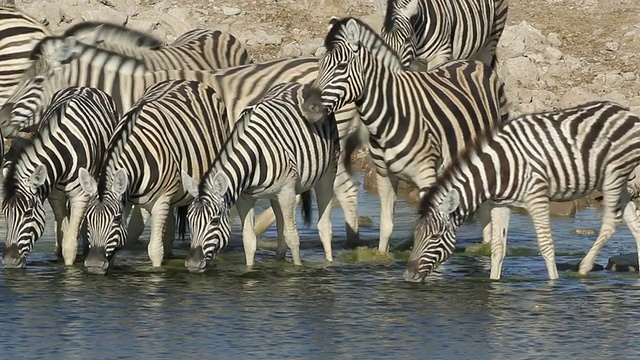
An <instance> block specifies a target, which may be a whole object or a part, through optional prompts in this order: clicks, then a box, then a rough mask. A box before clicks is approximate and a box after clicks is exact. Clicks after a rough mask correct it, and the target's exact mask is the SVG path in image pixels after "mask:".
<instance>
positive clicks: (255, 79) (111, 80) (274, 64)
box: [5, 47, 358, 244]
mask: <svg viewBox="0 0 640 360" xmlns="http://www.w3.org/2000/svg"><path fill="white" fill-rule="evenodd" d="M84 53H87V54H89V53H91V54H92V55H91V56H87V57H86V58H85V56H80V57H79V58H75V59H73V60H72V61H70V62H69V63H68V65H66V67H65V68H64V69H63V71H62V72H61V73H60V74H59V75H56V76H49V75H47V73H46V72H43V73H42V74H41V75H40V76H39V77H36V79H35V80H31V81H29V82H27V83H25V85H24V87H23V91H22V92H21V93H20V94H16V96H15V98H14V99H13V102H14V103H15V106H14V112H13V115H12V117H11V119H12V121H13V123H12V125H11V126H10V128H11V129H20V128H24V127H27V126H29V125H30V124H32V121H33V119H34V118H35V114H37V113H38V112H40V111H42V109H43V107H44V105H45V104H46V102H45V101H46V99H47V98H48V96H49V94H50V93H51V91H53V90H55V89H61V88H64V87H67V86H78V85H84V86H93V87H97V88H100V89H102V90H104V91H105V92H107V93H108V94H111V95H112V96H113V98H114V100H115V101H116V104H117V106H118V108H119V109H125V111H126V109H128V108H130V107H131V106H132V105H133V103H134V102H135V101H136V100H137V99H138V98H139V97H140V96H142V94H143V93H144V91H145V89H146V88H147V87H148V86H150V85H152V84H155V83H157V82H159V81H162V80H169V79H188V80H197V81H201V82H204V83H206V84H207V85H209V86H211V87H213V88H214V89H215V90H216V93H217V94H218V95H219V96H221V97H222V98H223V101H224V103H225V105H226V107H227V113H228V114H229V117H230V118H232V119H237V118H238V116H239V115H240V113H241V112H242V110H243V109H244V108H245V107H246V106H248V105H250V104H252V103H254V102H256V101H257V100H258V99H259V98H261V97H262V96H263V95H264V94H265V93H266V91H267V90H269V89H270V88H271V87H273V86H274V85H276V84H282V83H289V82H299V83H310V82H312V81H313V80H314V79H316V77H317V75H318V59H317V58H314V57H301V58H290V59H277V60H272V61H268V62H264V63H259V64H250V65H245V66H238V67H233V68H228V69H219V70H213V71H177V70H165V71H154V72H152V73H147V72H146V69H145V66H144V64H143V63H141V62H140V61H138V60H137V59H132V58H127V59H126V60H123V58H122V57H121V56H119V55H117V54H114V53H111V52H106V51H103V50H100V49H97V48H95V47H92V48H91V51H89V50H87V51H85V52H84ZM110 57H116V59H114V60H109V59H110ZM41 60H42V62H43V63H46V62H47V61H48V63H49V65H46V66H44V67H45V68H47V67H52V66H55V63H56V59H54V58H51V57H49V58H42V59H41ZM61 60H62V59H58V60H57V61H58V62H59V61H61ZM111 63H113V64H118V65H117V66H116V67H113V68H110V67H109V66H107V65H104V64H111ZM87 74H92V76H88V75H87ZM15 109H19V110H15ZM357 118H358V115H357V112H356V111H355V108H354V106H353V105H352V104H349V105H347V106H345V107H344V108H343V109H341V110H339V111H338V112H336V121H337V124H338V132H339V134H340V138H341V141H342V142H343V143H344V142H345V141H346V139H347V135H348V134H349V133H351V132H352V131H353V129H352V128H353V126H352V125H353V123H358V119H357ZM6 127H9V126H6ZM6 127H5V128H6ZM341 156H343V155H342V153H341ZM342 163H343V161H342V160H341V161H339V164H338V173H337V175H336V182H335V194H336V197H337V198H338V200H339V201H340V205H341V206H342V209H343V211H344V213H345V219H346V224H347V238H348V239H349V242H350V243H351V244H356V243H357V241H358V188H357V186H355V184H354V182H353V181H352V180H351V178H350V176H349V174H348V173H347V172H346V171H345V170H344V167H343V165H342ZM263 214H265V215H264V216H263V215H261V216H260V217H259V219H258V221H257V232H258V233H261V232H262V231H264V230H266V229H267V228H268V226H269V225H271V224H272V223H273V221H274V220H275V217H274V215H273V212H271V211H269V212H265V213H263Z"/></svg>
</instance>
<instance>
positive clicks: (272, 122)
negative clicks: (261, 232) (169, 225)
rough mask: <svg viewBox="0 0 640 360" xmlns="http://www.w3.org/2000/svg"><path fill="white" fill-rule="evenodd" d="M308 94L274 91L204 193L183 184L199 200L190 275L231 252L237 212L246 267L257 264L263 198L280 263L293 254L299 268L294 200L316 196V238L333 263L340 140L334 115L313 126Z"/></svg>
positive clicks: (249, 117) (294, 89)
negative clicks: (256, 226) (272, 218)
mask: <svg viewBox="0 0 640 360" xmlns="http://www.w3.org/2000/svg"><path fill="white" fill-rule="evenodd" d="M305 87H306V90H307V91H308V88H309V85H302V84H299V83H288V84H280V85H276V86H274V87H273V88H272V89H271V90H270V91H268V92H267V93H266V94H265V96H264V97H263V98H262V99H261V100H259V101H258V102H257V103H255V104H254V105H253V106H250V107H248V108H247V109H246V110H245V111H244V112H243V113H242V114H241V115H240V119H239V120H238V123H237V124H236V125H235V128H234V129H233V132H232V133H231V135H230V137H229V140H228V141H227V143H226V144H225V146H224V147H223V148H222V150H221V152H220V153H219V154H218V155H217V157H216V159H215V161H214V162H213V164H212V165H211V168H210V169H209V170H208V171H207V173H206V174H205V175H204V176H203V177H202V180H201V181H200V184H199V185H198V182H197V181H195V180H194V179H191V178H189V176H188V175H184V176H183V178H184V180H183V181H184V183H185V188H186V189H187V190H188V191H189V192H190V193H191V194H192V195H193V196H194V197H195V200H194V201H193V203H192V204H191V205H190V206H189V211H188V215H187V216H188V218H189V225H190V228H191V247H190V249H189V253H188V255H187V260H186V261H185V265H186V267H187V269H189V271H193V272H201V271H204V270H205V268H206V266H207V263H208V262H209V261H211V260H212V259H213V257H214V256H215V255H216V254H217V253H218V252H219V251H220V250H221V249H223V248H224V247H225V246H227V244H228V243H229V237H230V232H231V229H230V225H229V210H230V209H231V207H232V206H234V205H235V207H236V209H237V210H238V215H239V216H240V221H241V223H242V241H243V244H244V252H245V257H246V262H247V266H252V265H253V264H254V256H255V252H256V235H255V233H254V231H253V220H254V217H253V215H254V214H253V211H254V210H253V207H254V205H255V202H256V200H257V199H261V198H263V199H264V198H266V199H270V200H271V207H272V208H273V209H274V211H275V213H276V217H277V229H278V239H279V242H278V247H277V250H276V258H284V256H285V253H286V251H287V248H286V246H288V247H289V248H290V249H291V256H292V258H293V263H294V264H296V265H301V264H302V261H301V259H300V238H299V236H298V230H297V227H296V216H295V209H296V194H301V193H305V192H308V191H309V190H311V189H312V188H313V189H315V192H316V197H317V200H318V209H319V212H320V213H319V221H318V231H319V233H320V240H321V241H322V245H323V247H324V251H325V258H326V259H327V261H333V255H332V252H331V235H332V227H331V219H330V210H331V199H332V198H333V181H334V178H335V173H336V162H335V161H336V159H337V156H338V152H339V142H338V141H339V139H338V132H337V129H336V124H335V116H334V115H333V114H330V115H328V116H326V118H325V119H318V118H316V117H315V116H312V120H311V121H310V120H309V119H308V114H307V113H306V109H303V106H302V103H303V92H304V91H305ZM311 115H315V114H311ZM305 198H306V196H303V205H304V206H303V208H304V207H307V208H308V209H309V210H310V204H309V199H308V198H306V200H305ZM307 214H309V212H308V211H307ZM307 221H310V218H308V220H307ZM283 238H284V242H282V241H281V240H282V239H283Z"/></svg>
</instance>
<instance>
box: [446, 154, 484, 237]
mask: <svg viewBox="0 0 640 360" xmlns="http://www.w3.org/2000/svg"><path fill="white" fill-rule="evenodd" d="M461 168H462V169H465V171H461V170H460V169H461ZM440 181H441V184H443V185H442V186H441V191H439V195H440V196H439V197H441V198H444V197H445V196H446V195H447V194H448V193H449V192H450V191H452V190H454V191H456V192H457V193H458V195H459V199H460V200H459V201H460V202H459V205H458V207H457V209H456V210H455V214H454V217H455V218H456V219H457V220H458V221H459V223H462V222H463V221H464V220H466V219H468V218H469V216H471V215H472V214H473V213H474V212H475V211H476V210H477V209H478V208H479V207H480V205H482V203H484V202H485V201H487V200H489V199H491V198H492V195H493V194H494V193H495V190H496V189H495V187H496V180H495V174H489V173H487V171H485V169H484V168H482V167H478V166H475V165H474V164H472V163H468V166H463V167H460V166H455V170H450V171H449V172H445V173H444V174H443V176H442V178H441V180H440ZM458 225H459V224H458Z"/></svg>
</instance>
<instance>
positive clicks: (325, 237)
mask: <svg viewBox="0 0 640 360" xmlns="http://www.w3.org/2000/svg"><path fill="white" fill-rule="evenodd" d="M334 180H335V172H334V171H333V170H329V171H327V172H326V173H325V174H324V175H323V176H322V178H320V180H318V183H316V185H315V187H314V190H315V191H316V202H317V203H318V234H319V235H320V241H321V242H322V247H323V248H324V257H325V259H326V260H327V261H333V252H332V249H331V235H332V234H333V228H332V224H331V201H332V200H333V185H334Z"/></svg>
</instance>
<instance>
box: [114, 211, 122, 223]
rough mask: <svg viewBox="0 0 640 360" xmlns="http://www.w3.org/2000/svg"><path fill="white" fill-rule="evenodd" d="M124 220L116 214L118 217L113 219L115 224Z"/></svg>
mask: <svg viewBox="0 0 640 360" xmlns="http://www.w3.org/2000/svg"><path fill="white" fill-rule="evenodd" d="M121 220H122V214H121V213H120V214H116V216H114V217H113V222H120V221H121Z"/></svg>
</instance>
